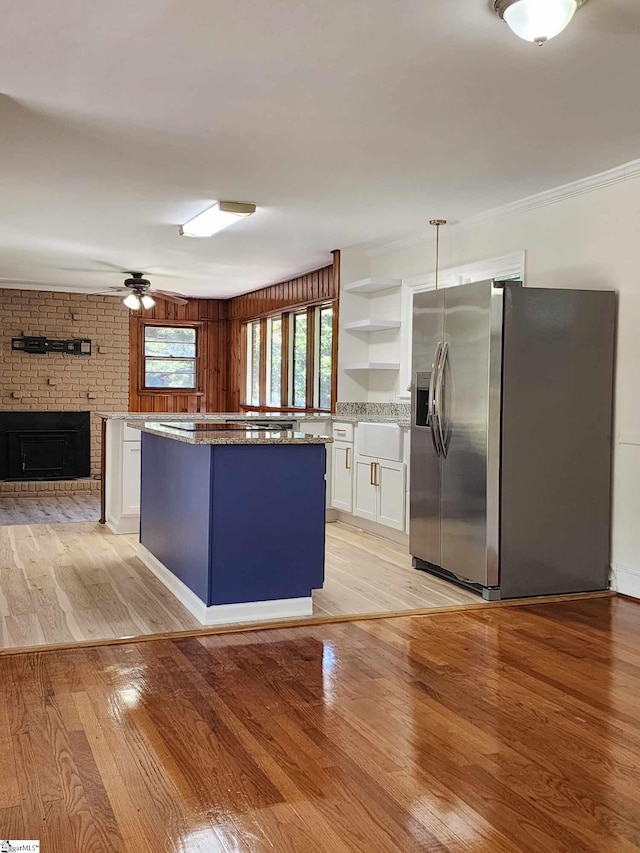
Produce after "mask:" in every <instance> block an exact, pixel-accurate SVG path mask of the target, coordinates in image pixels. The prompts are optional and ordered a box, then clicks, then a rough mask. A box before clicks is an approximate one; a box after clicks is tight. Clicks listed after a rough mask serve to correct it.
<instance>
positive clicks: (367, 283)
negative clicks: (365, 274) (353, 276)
mask: <svg viewBox="0 0 640 853" xmlns="http://www.w3.org/2000/svg"><path fill="white" fill-rule="evenodd" d="M400 287H402V279H399V278H361V279H360V281H352V282H351V284H345V285H344V287H343V288H342V289H343V291H344V292H345V293H357V294H360V295H361V296H370V295H371V294H373V293H382V291H384V290H397V289H398V288H400Z"/></svg>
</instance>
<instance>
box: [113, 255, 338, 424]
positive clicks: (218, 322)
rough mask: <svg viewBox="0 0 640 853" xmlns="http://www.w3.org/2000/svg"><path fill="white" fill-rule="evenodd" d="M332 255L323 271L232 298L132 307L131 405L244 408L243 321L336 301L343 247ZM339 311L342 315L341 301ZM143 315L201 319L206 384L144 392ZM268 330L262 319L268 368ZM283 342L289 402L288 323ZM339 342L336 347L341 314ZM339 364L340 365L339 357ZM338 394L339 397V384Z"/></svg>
mask: <svg viewBox="0 0 640 853" xmlns="http://www.w3.org/2000/svg"><path fill="white" fill-rule="evenodd" d="M333 256H334V261H333V264H331V265H329V266H326V267H323V268H322V269H320V270H316V271H314V272H312V273H307V274H305V275H302V276H298V277H297V278H294V279H290V280H289V281H285V282H281V283H279V284H273V285H270V286H268V287H265V288H261V289H259V290H256V291H253V292H252V293H246V294H243V295H242V296H238V297H235V298H233V299H227V300H225V299H190V300H188V302H187V304H186V305H175V304H173V303H169V302H164V301H162V300H158V301H157V302H156V305H155V306H154V307H153V308H152V309H151V310H143V311H132V312H131V316H130V322H129V331H130V335H129V346H130V359H129V365H130V367H129V380H130V381H129V409H130V410H131V411H138V412H181V411H192V412H195V411H197V410H198V409H200V410H201V411H210V412H221V411H222V412H224V411H228V412H238V411H240V410H241V405H242V403H243V400H244V381H245V375H246V364H245V362H246V340H245V335H244V324H245V323H246V322H247V321H249V320H254V319H262V318H263V317H267V316H268V315H269V314H274V313H278V312H280V313H282V312H286V311H288V310H289V309H292V310H294V309H295V308H300V307H301V306H304V305H307V304H309V303H310V302H311V303H316V304H319V303H321V302H329V301H333V300H337V299H338V294H339V273H336V269H335V265H336V262H337V263H338V265H339V252H334V253H333ZM335 315H336V318H337V302H336V304H335ZM143 320H156V321H159V322H167V323H172V322H194V323H197V322H200V323H202V327H201V330H200V331H201V336H200V340H199V352H200V357H201V359H202V363H201V376H202V388H201V389H200V392H199V394H180V393H177V394H176V393H167V394H157V393H153V392H152V393H149V392H144V391H143V392H140V390H139V388H140V384H139V377H140V372H141V370H142V364H141V363H140V358H141V343H142V328H143V323H142V321H143ZM265 331H266V324H263V335H264V336H263V342H264V343H263V353H264V357H263V358H264V364H263V366H262V369H264V370H266V334H264V332H265ZM283 342H284V344H283V346H284V351H283V356H284V357H283V366H282V371H283V375H282V391H283V398H282V404H283V406H286V405H287V403H288V400H289V397H288V394H289V387H288V386H289V347H290V336H289V328H288V325H287V323H286V322H285V323H284V324H283ZM334 347H336V348H337V319H336V331H335V332H334ZM336 352H337V349H336ZM335 363H336V364H337V360H336V361H335ZM334 385H335V377H334ZM308 393H309V389H308ZM333 399H334V400H335V389H334V393H333Z"/></svg>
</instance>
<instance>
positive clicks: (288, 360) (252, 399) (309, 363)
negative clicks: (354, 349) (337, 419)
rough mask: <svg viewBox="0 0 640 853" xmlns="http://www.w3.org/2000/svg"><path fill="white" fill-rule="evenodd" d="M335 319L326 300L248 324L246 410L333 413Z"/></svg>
mask: <svg viewBox="0 0 640 853" xmlns="http://www.w3.org/2000/svg"><path fill="white" fill-rule="evenodd" d="M335 322H336V312H335V310H334V305H333V303H325V304H323V305H312V306H309V307H306V308H303V309H301V310H297V311H292V312H283V313H281V314H275V315H273V316H270V317H266V318H263V319H261V320H252V321H251V322H249V323H247V324H246V326H245V330H246V340H247V345H246V385H245V399H244V406H245V408H264V409H303V410H320V411H331V406H332V403H333V400H332V393H333V381H334V368H335V365H334V364H333V341H334V333H335V329H334V325H335Z"/></svg>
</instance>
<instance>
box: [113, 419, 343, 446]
mask: <svg viewBox="0 0 640 853" xmlns="http://www.w3.org/2000/svg"><path fill="white" fill-rule="evenodd" d="M147 417H148V415H147ZM179 420H184V419H183V418H179ZM203 420H205V419H204V418H198V419H197V421H198V422H202V421H203ZM206 420H213V419H212V418H207V419H206ZM218 420H220V418H218ZM191 421H193V422H195V420H194V418H193V417H192V418H191ZM127 426H129V427H131V429H137V430H139V431H140V432H147V433H150V434H151V435H159V436H162V438H172V439H174V440H175V441H182V442H184V443H185V444H330V443H332V442H333V439H332V438H330V437H329V436H327V435H307V434H306V433H303V432H294V431H293V430H255V429H254V430H242V429H240V430H238V429H236V430H220V431H218V432H201V433H195V432H186V431H184V430H181V429H177V428H174V429H172V428H171V427H170V426H164V424H163V423H160V422H158V421H148V420H147V421H143V420H141V419H139V418H138V419H137V420H130V421H127Z"/></svg>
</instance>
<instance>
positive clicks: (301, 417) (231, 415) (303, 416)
mask: <svg viewBox="0 0 640 853" xmlns="http://www.w3.org/2000/svg"><path fill="white" fill-rule="evenodd" d="M96 414H97V415H98V417H100V418H105V419H106V420H114V421H148V420H149V419H150V418H154V419H155V418H162V420H163V421H255V420H258V421H270V420H275V421H305V420H306V421H331V420H333V419H334V415H329V414H326V415H323V414H317V415H314V414H307V413H305V412H300V413H296V412H283V414H281V415H278V414H276V413H275V412H267V413H266V414H263V413H256V412H251V413H244V414H243V413H241V412H209V413H204V412H203V413H199V412H191V413H190V412H178V413H173V412H97V413H96Z"/></svg>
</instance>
